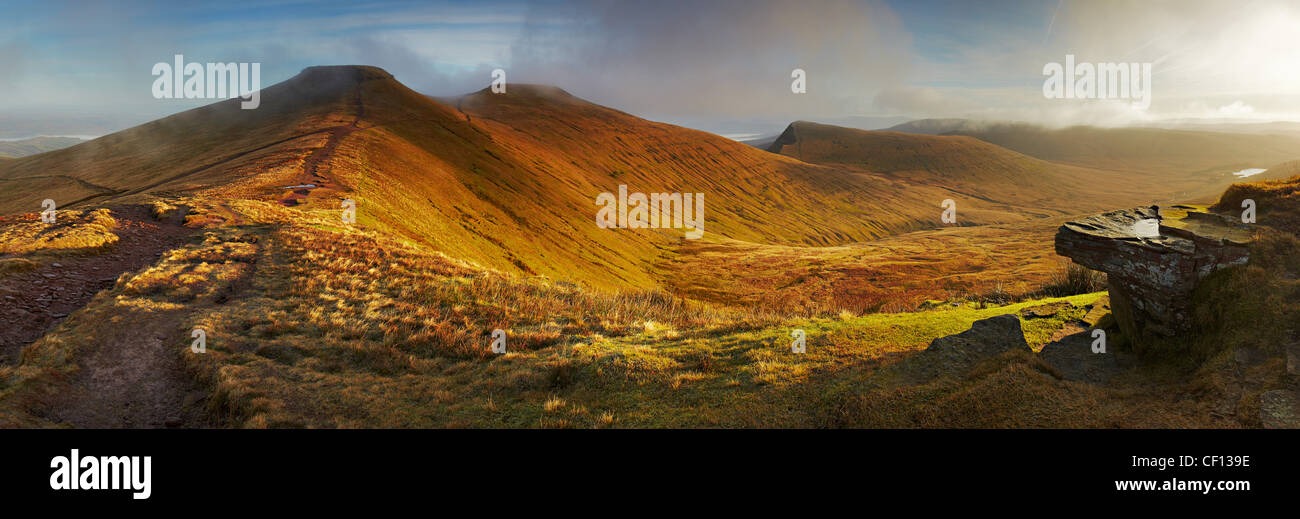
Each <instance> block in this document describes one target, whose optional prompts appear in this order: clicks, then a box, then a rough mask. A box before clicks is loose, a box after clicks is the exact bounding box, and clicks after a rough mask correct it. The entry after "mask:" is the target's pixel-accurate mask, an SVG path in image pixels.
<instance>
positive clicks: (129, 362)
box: [0, 206, 203, 428]
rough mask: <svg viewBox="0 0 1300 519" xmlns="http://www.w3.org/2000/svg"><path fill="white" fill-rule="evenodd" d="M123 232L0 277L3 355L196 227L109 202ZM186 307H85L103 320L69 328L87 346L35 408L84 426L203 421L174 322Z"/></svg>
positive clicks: (8, 356)
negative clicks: (89, 249)
mask: <svg viewBox="0 0 1300 519" xmlns="http://www.w3.org/2000/svg"><path fill="white" fill-rule="evenodd" d="M112 215H113V218H114V219H115V220H117V227H116V228H115V229H114V233H115V234H117V236H118V238H119V241H118V242H117V243H116V244H115V245H114V246H113V247H112V249H110V250H108V251H106V252H104V253H101V254H97V255H91V256H76V257H67V258H59V259H58V260H57V261H56V262H50V263H46V264H44V265H43V266H41V267H39V268H37V269H36V270H33V271H31V272H26V273H20V274H14V275H9V276H5V277H4V278H2V279H0V294H2V295H0V297H3V298H4V301H5V304H4V305H3V306H2V307H0V308H3V310H0V344H3V348H2V351H0V353H3V361H2V362H5V363H17V362H20V361H21V355H22V350H23V348H25V347H26V346H28V345H29V344H31V343H32V342H34V341H36V340H38V339H40V338H41V337H43V336H45V335H46V334H48V333H49V332H50V331H51V330H53V329H54V328H55V327H57V326H58V325H59V324H60V323H62V322H63V321H64V320H65V319H66V318H67V316H68V314H71V313H73V312H76V311H77V310H80V309H82V308H83V307H85V306H86V305H87V304H88V303H90V301H91V300H92V299H93V298H94V296H95V295H96V294H97V293H99V292H100V291H102V290H105V289H109V288H112V287H113V286H114V283H116V281H117V279H118V277H119V276H120V275H121V274H123V273H129V272H135V271H138V270H139V269H141V268H144V267H146V266H149V265H152V264H154V263H156V262H157V261H158V260H159V258H160V257H161V256H162V255H163V254H164V253H165V252H166V251H168V250H171V249H174V248H177V247H179V246H181V245H183V244H184V243H185V242H186V240H187V238H188V236H189V235H190V234H191V233H192V232H193V230H192V229H188V228H186V227H184V226H182V225H181V220H182V219H183V215H180V214H178V215H175V216H174V217H173V218H171V219H169V220H168V221H158V220H155V219H153V218H152V216H151V215H150V213H149V211H148V209H146V208H144V207H141V206H133V207H117V208H113V209H112ZM169 312H171V313H178V314H179V313H183V310H165V309H163V310H155V311H148V312H127V313H125V314H123V315H120V316H113V317H112V318H111V322H104V321H105V320H106V319H108V318H107V317H98V316H91V317H89V319H90V320H96V321H98V322H96V325H97V327H98V328H99V329H101V330H103V331H102V332H101V333H95V334H84V335H77V334H69V336H74V337H79V340H85V341H87V342H86V343H84V344H77V345H75V346H76V348H77V349H78V350H81V351H82V352H84V355H83V356H81V358H79V359H78V361H77V362H78V367H79V369H78V370H77V371H76V374H75V375H74V376H73V377H72V380H70V381H69V382H71V384H70V387H69V388H68V389H67V390H66V391H61V392H59V393H58V394H55V395H50V397H49V398H48V399H47V400H46V401H45V402H43V405H41V406H40V408H41V409H40V410H39V411H38V412H39V414H41V415H43V416H44V417H45V418H47V419H49V420H50V421H52V422H54V423H58V424H65V425H71V426H74V427H82V428H116V427H137V428H139V427H164V426H180V425H185V426H189V427H194V426H202V423H203V418H202V414H201V413H200V412H199V409H198V408H197V406H194V405H192V404H194V403H195V402H197V401H198V400H201V399H202V392H201V391H198V388H197V387H196V386H195V384H194V382H193V380H192V378H191V377H189V376H187V375H186V374H185V372H184V369H183V366H182V364H181V359H180V358H179V357H178V356H177V350H178V348H177V347H176V345H177V344H184V342H178V341H184V340H186V339H185V338H184V337H182V336H180V335H182V334H180V333H178V332H177V331H176V330H175V327H176V323H177V322H179V319H180V318H181V317H180V316H179V315H176V316H169V315H167V314H168V313H169Z"/></svg>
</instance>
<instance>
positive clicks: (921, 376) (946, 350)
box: [897, 314, 1033, 384]
mask: <svg viewBox="0 0 1300 519" xmlns="http://www.w3.org/2000/svg"><path fill="white" fill-rule="evenodd" d="M1012 350H1020V351H1026V352H1033V350H1032V349H1030V348H1029V343H1027V342H1025V334H1024V332H1023V331H1021V329H1020V319H1018V318H1017V317H1016V316H1014V315H1010V314H1008V315H999V316H996V317H990V318H988V319H983V320H980V321H975V322H974V323H972V324H971V327H970V329H969V330H966V331H964V332H961V333H959V334H957V335H949V336H947V337H940V338H938V339H935V340H934V341H932V342H930V347H928V348H926V349H925V351H922V352H920V353H918V354H916V355H913V356H911V357H908V358H907V359H906V360H904V361H903V362H901V363H899V365H898V367H897V369H898V370H899V371H900V372H901V373H902V374H903V379H904V380H906V381H907V382H909V383H913V384H917V383H922V382H926V381H929V380H933V379H934V378H936V377H939V376H942V375H947V374H953V373H962V372H965V371H967V370H969V369H970V368H972V367H974V366H975V364H977V363H979V361H981V360H984V359H988V358H993V357H996V356H998V355H1001V354H1002V353H1005V352H1008V351H1012Z"/></svg>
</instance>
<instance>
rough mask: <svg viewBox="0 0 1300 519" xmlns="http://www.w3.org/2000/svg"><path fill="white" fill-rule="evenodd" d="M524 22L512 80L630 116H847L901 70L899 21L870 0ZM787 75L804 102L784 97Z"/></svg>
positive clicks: (546, 15)
mask: <svg viewBox="0 0 1300 519" xmlns="http://www.w3.org/2000/svg"><path fill="white" fill-rule="evenodd" d="M528 20H529V21H528V22H527V23H525V25H524V30H523V33H522V35H521V36H520V38H519V39H518V41H516V43H515V44H514V45H513V46H512V47H511V60H510V61H511V62H510V67H509V70H508V73H509V74H510V79H511V81H525V82H536V83H548V84H555V85H560V86H563V87H564V88H566V89H568V90H569V91H571V92H573V93H574V94H575V95H579V96H582V97H586V98H588V99H591V100H593V101H596V102H600V103H605V104H609V105H612V106H615V107H618V108H620V109H625V110H628V111H631V112H633V113H639V114H665V115H694V116H698V115H701V114H710V115H714V116H723V117H725V116H737V115H745V114H750V115H752V114H755V113H756V112H762V113H764V114H766V115H776V114H780V115H784V116H788V117H791V118H794V117H799V116H805V115H825V114H836V115H838V114H845V113H852V112H854V111H857V110H860V109H862V108H865V107H867V106H868V102H869V100H870V94H871V93H872V92H874V91H876V90H878V89H880V88H882V87H884V86H886V85H888V84H889V83H890V82H891V80H890V79H889V78H893V77H898V76H899V75H901V74H902V73H903V72H904V71H905V69H906V68H907V66H908V64H909V61H910V60H909V58H908V55H909V52H910V50H909V49H910V44H911V40H910V37H909V36H908V34H907V32H906V31H904V30H903V27H902V23H901V21H900V20H899V18H898V17H897V16H896V15H895V14H894V13H893V11H892V10H890V8H889V7H888V6H887V5H885V4H883V3H879V2H873V1H866V2H862V1H849V0H826V1H824V2H818V3H817V5H816V8H811V7H809V6H807V5H802V4H800V3H798V2H786V1H780V0H749V1H738V0H718V1H710V2H695V1H684V0H665V1H659V2H613V3H611V2H601V1H586V0H571V1H567V2H559V3H537V4H534V5H533V6H532V9H530V11H529V19H528ZM555 20H565V23H564V24H561V25H557V24H556V23H555ZM796 68H801V69H803V70H804V71H806V73H807V78H808V92H807V93H806V94H793V93H791V90H790V85H791V81H792V79H791V72H792V71H793V70H794V69H796ZM864 94H865V95H864Z"/></svg>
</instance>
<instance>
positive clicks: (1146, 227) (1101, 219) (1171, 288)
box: [1056, 206, 1253, 348]
mask: <svg viewBox="0 0 1300 519" xmlns="http://www.w3.org/2000/svg"><path fill="white" fill-rule="evenodd" d="M1252 236H1253V230H1252V229H1250V228H1249V226H1247V225H1244V224H1241V223H1240V222H1239V221H1236V222H1234V221H1233V219H1232V217H1229V216H1221V215H1218V214H1214V213H1208V212H1203V211H1201V210H1198V209H1196V208H1194V207H1190V206H1174V207H1171V208H1168V209H1166V210H1161V209H1160V208H1159V207H1157V206H1151V207H1139V208H1136V209H1127V210H1122V211H1113V212H1109V213H1104V214H1099V215H1093V216H1089V217H1086V218H1083V219H1079V220H1074V221H1070V222H1067V223H1066V224H1065V225H1062V226H1061V228H1060V229H1058V230H1057V233H1056V253H1057V254H1060V255H1061V256H1065V257H1067V258H1070V259H1072V260H1074V262H1075V263H1078V264H1080V265H1083V266H1085V267H1088V268H1091V269H1093V270H1100V271H1102V272H1105V273H1106V274H1107V275H1108V278H1109V287H1108V288H1109V290H1110V299H1111V310H1112V313H1113V314H1114V316H1115V320H1116V322H1117V323H1118V324H1119V326H1120V329H1121V330H1122V331H1123V332H1124V333H1125V335H1126V336H1128V337H1129V338H1130V339H1131V340H1132V342H1133V344H1134V346H1135V347H1138V348H1140V347H1141V345H1142V344H1143V343H1146V342H1148V341H1149V340H1150V339H1152V338H1158V337H1171V336H1175V335H1179V334H1181V333H1184V332H1186V331H1188V330H1189V329H1190V327H1191V322H1190V318H1189V311H1190V302H1191V295H1192V292H1193V291H1194V290H1195V289H1196V285H1197V284H1198V283H1199V282H1200V281H1201V280H1202V279H1204V278H1205V277H1206V276H1208V275H1209V274H1210V273H1211V272H1214V271H1215V270H1218V269H1221V268H1225V267H1229V266H1233V265H1241V264H1244V263H1246V262H1247V261H1248V260H1249V249H1248V244H1249V242H1250V240H1251V239H1252Z"/></svg>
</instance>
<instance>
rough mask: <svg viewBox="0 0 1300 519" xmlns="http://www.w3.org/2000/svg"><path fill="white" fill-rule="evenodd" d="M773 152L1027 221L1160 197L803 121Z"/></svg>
mask: <svg viewBox="0 0 1300 519" xmlns="http://www.w3.org/2000/svg"><path fill="white" fill-rule="evenodd" d="M769 151H772V152H774V153H781V154H784V155H788V156H791V157H795V158H798V159H800V160H803V161H805V162H812V163H817V164H840V165H845V166H852V167H858V168H862V169H866V170H870V171H874V172H878V173H881V174H885V175H887V176H889V177H891V178H894V179H898V180H902V181H908V182H914V183H921V184H926V185H931V186H938V187H943V188H946V189H949V190H952V191H955V192H959V193H962V194H964V195H967V196H968V199H977V200H986V201H990V202H998V203H1002V204H1006V205H1007V206H1008V207H1010V208H1014V209H1012V210H1015V211H1020V212H1024V213H1026V214H1036V215H1060V214H1076V213H1080V212H1088V211H1094V210H1099V209H1103V208H1108V207H1114V206H1117V205H1120V206H1122V205H1126V204H1135V203H1144V202H1149V201H1151V200H1154V199H1155V198H1156V197H1158V196H1160V194H1161V191H1163V190H1162V189H1161V188H1160V187H1159V186H1158V185H1152V183H1150V182H1144V181H1143V180H1142V179H1140V178H1136V177H1135V176H1133V175H1130V174H1125V173H1119V172H1114V171H1104V170H1096V169H1088V168H1080V167H1075V166H1067V165H1062V164H1055V163H1051V162H1047V161H1043V160H1039V159H1036V158H1033V157H1029V156H1026V155H1023V154H1020V153H1016V152H1014V151H1011V150H1008V149H1006V148H1002V147H999V146H996V145H993V144H989V143H987V142H984V141H981V140H979V139H975V138H971V137H964V136H936V135H919V134H907V133H898V132H884V131H866V130H857V129H853V128H843V127H839V126H831V125H825V124H817V123H810V122H804V121H798V122H795V123H792V124H790V126H789V127H787V128H786V130H785V132H784V133H783V134H782V135H781V137H780V138H779V139H778V140H777V141H776V142H774V143H773V144H772V146H771V147H770V148H769ZM960 205H961V204H960V201H959V207H960Z"/></svg>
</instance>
